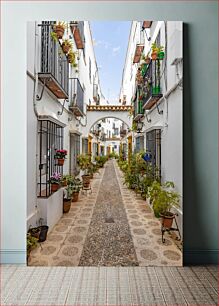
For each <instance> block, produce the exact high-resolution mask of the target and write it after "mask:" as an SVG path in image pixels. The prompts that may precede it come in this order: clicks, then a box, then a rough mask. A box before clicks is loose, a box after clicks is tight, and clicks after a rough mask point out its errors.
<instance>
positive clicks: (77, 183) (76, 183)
mask: <svg viewBox="0 0 219 306" xmlns="http://www.w3.org/2000/svg"><path fill="white" fill-rule="evenodd" d="M70 188H71V193H72V202H77V201H78V197H79V193H80V190H81V188H82V182H81V180H80V179H79V178H74V179H73V180H72V181H71V185H70Z"/></svg>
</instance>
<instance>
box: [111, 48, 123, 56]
mask: <svg viewBox="0 0 219 306" xmlns="http://www.w3.org/2000/svg"><path fill="white" fill-rule="evenodd" d="M120 49H121V47H120V46H118V47H114V48H113V49H112V51H113V56H115V55H117V54H118V53H119V51H120Z"/></svg>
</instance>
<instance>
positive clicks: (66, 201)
mask: <svg viewBox="0 0 219 306" xmlns="http://www.w3.org/2000/svg"><path fill="white" fill-rule="evenodd" d="M72 193H73V188H72V186H71V185H68V186H67V187H66V188H65V189H64V193H63V213H68V212H69V210H70V208H71V201H72Z"/></svg>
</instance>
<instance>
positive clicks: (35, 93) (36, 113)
mask: <svg viewBox="0 0 219 306" xmlns="http://www.w3.org/2000/svg"><path fill="white" fill-rule="evenodd" d="M37 41H38V33H37V22H35V38H34V90H33V110H34V114H35V116H36V119H37V120H38V117H39V114H38V111H37V100H36V95H37V92H38V71H37V64H38V63H37V60H38V52H37ZM37 173H38V121H37V131H36V184H35V185H36V199H35V201H36V202H35V203H36V204H35V213H36V222H38V214H39V210H38V205H37V185H38V184H37V180H38V175H37Z"/></svg>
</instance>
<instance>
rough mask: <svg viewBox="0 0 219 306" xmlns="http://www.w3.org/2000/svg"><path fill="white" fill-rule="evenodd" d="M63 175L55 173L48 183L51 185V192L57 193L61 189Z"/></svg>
mask: <svg viewBox="0 0 219 306" xmlns="http://www.w3.org/2000/svg"><path fill="white" fill-rule="evenodd" d="M61 177H62V176H61V174H60V173H58V172H54V173H53V175H52V176H51V177H50V179H49V181H48V183H50V184H51V191H52V192H55V191H57V190H58V189H59V187H60V181H61Z"/></svg>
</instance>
